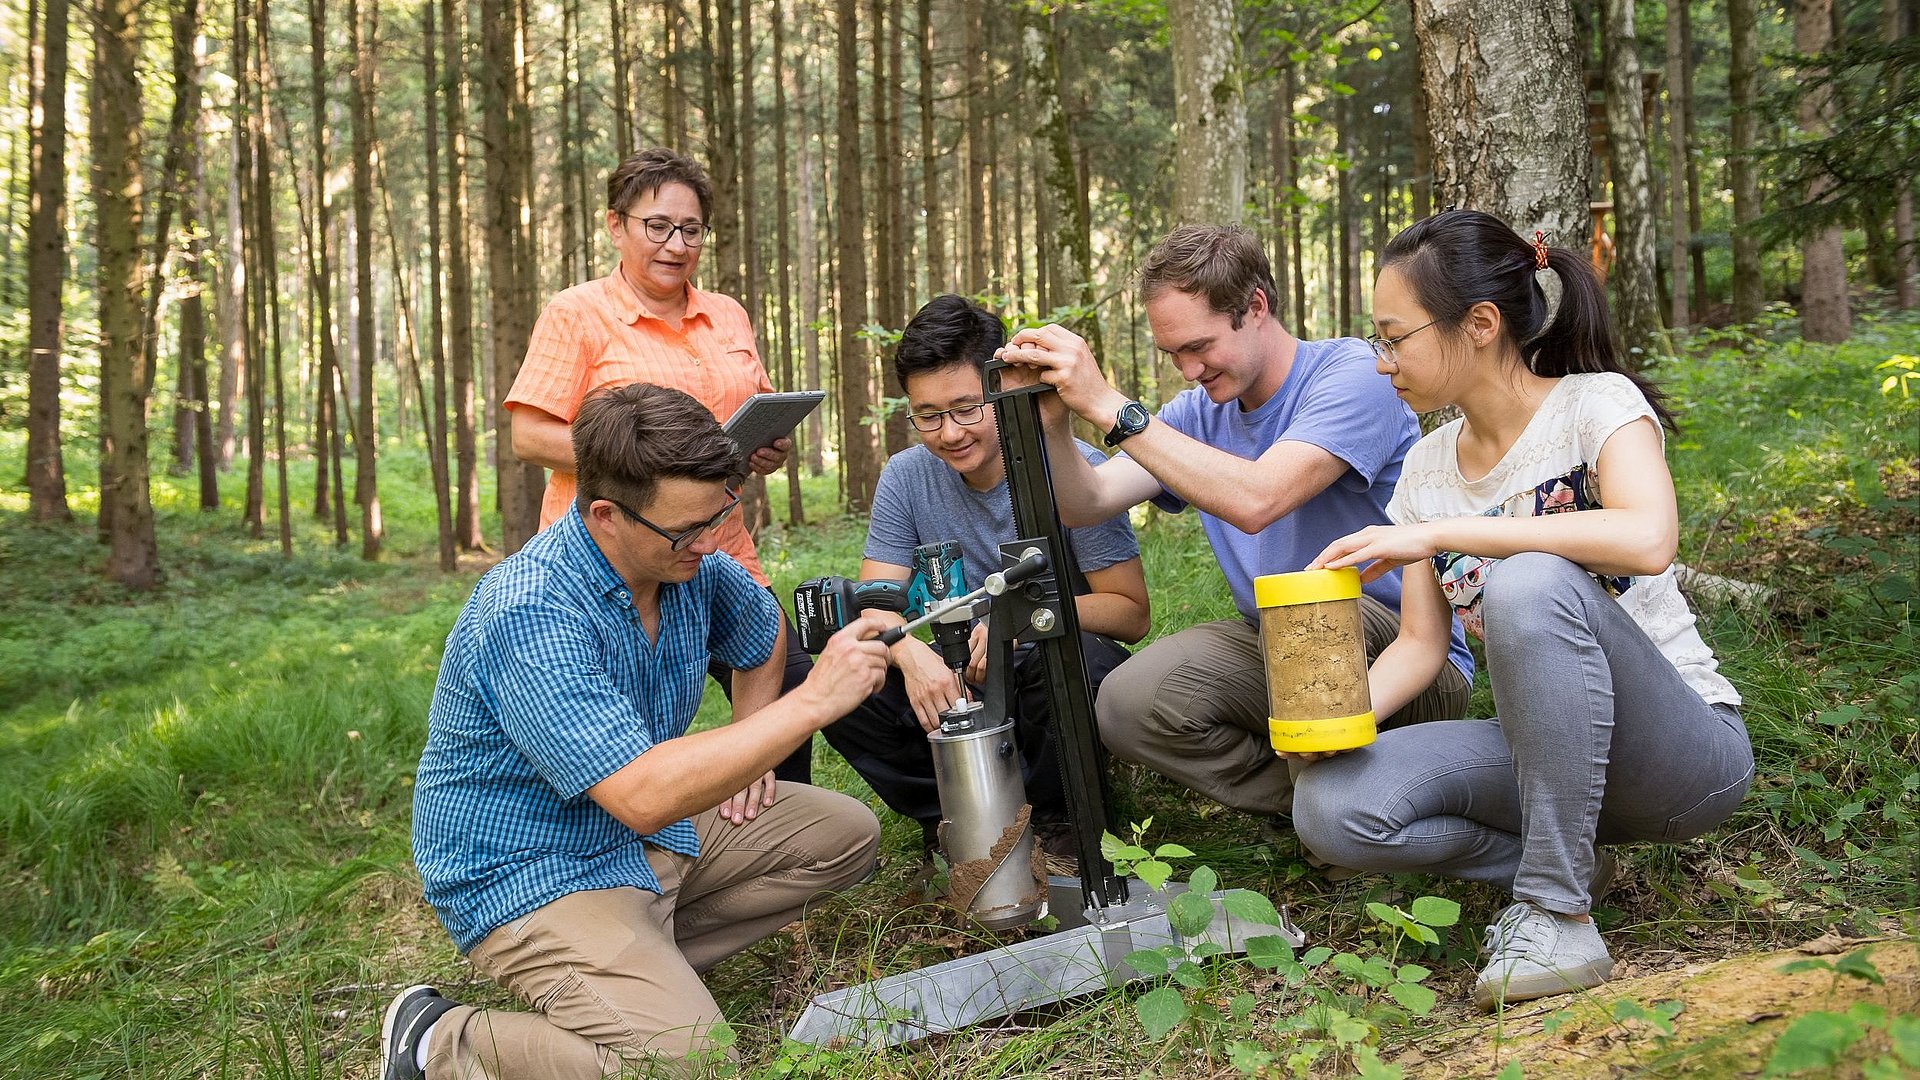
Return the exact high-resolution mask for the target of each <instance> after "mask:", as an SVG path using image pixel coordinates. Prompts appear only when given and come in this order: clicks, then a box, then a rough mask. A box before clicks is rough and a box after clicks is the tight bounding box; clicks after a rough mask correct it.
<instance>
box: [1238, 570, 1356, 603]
mask: <svg viewBox="0 0 1920 1080" xmlns="http://www.w3.org/2000/svg"><path fill="white" fill-rule="evenodd" d="M1359 595H1360V571H1359V570H1357V569H1355V568H1353V567H1351V566H1343V567H1341V568H1340V569H1338V570H1301V571H1299V572H1298V573H1293V574H1267V575H1266V576H1264V577H1257V578H1254V579H1253V602H1254V605H1255V606H1257V607H1263V608H1270V607H1292V606H1294V605H1295V604H1322V603H1325V602H1327V601H1328V600H1352V599H1355V598H1356V597H1358V596H1359Z"/></svg>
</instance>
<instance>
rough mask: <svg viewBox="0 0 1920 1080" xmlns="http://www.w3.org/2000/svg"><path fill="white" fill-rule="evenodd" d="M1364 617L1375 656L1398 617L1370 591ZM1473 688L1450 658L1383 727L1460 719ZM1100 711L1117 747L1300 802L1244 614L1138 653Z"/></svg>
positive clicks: (1190, 777) (1207, 778)
mask: <svg viewBox="0 0 1920 1080" xmlns="http://www.w3.org/2000/svg"><path fill="white" fill-rule="evenodd" d="M1360 619H1361V623H1362V626H1363V628H1364V631H1365V634H1366V639H1367V660H1368V662H1369V663H1371V662H1372V660H1373V658H1374V657H1376V656H1378V655H1380V651H1381V650H1382V649H1385V648H1386V647H1387V646H1388V645H1389V644H1391V643H1392V642H1393V639H1394V638H1395V637H1396V636H1397V635H1398V634H1399V633H1400V617H1399V616H1398V615H1397V614H1395V613H1394V611H1393V609H1392V608H1390V607H1388V606H1387V605H1385V604H1383V603H1381V602H1380V601H1378V600H1375V599H1374V598H1373V597H1371V596H1364V595H1363V596H1361V597H1360ZM1470 690H1471V687H1470V685H1469V684H1468V682H1467V679H1466V677H1465V676H1464V675H1462V674H1460V669H1459V668H1456V667H1454V666H1453V664H1452V663H1450V662H1449V663H1444V664H1442V665H1441V666H1440V674H1439V676H1438V677H1436V678H1435V679H1434V680H1433V684H1432V685H1431V686H1428V687H1427V688H1426V690H1424V691H1422V692H1421V694H1420V696H1419V697H1416V698H1414V699H1413V700H1412V701H1411V702H1408V703H1407V706H1406V707H1405V708H1403V709H1401V710H1400V711H1399V712H1397V713H1394V714H1393V715H1392V716H1389V717H1386V718H1384V719H1383V720H1382V721H1381V722H1380V727H1381V729H1382V730H1386V729H1389V728H1396V727H1403V726H1405V725H1407V724H1417V723H1423V722H1425V721H1428V720H1453V719H1458V718H1459V717H1460V716H1462V715H1464V714H1465V713H1466V711H1467V699H1468V696H1469V691H1470ZM1094 712H1095V714H1096V716H1097V718H1098V720H1099V723H1100V739H1101V741H1102V742H1104V743H1106V744H1107V749H1109V750H1111V751H1113V754H1114V756H1115V757H1118V758H1121V759H1122V760H1125V761H1131V762H1134V763H1136V764H1140V765H1145V766H1146V767H1147V768H1149V769H1152V770H1153V771H1155V772H1157V773H1159V774H1160V775H1162V776H1165V777H1167V778H1168V779H1171V780H1175V781H1178V782H1179V783H1181V784H1185V785H1186V786H1187V787H1189V788H1192V789H1193V790H1195V791H1197V792H1199V793H1200V794H1202V795H1205V796H1206V797H1208V798H1209V799H1212V800H1214V801H1215V802H1219V803H1223V804H1225V805H1227V806H1231V807H1233V808H1234V809H1236V810H1245V811H1247V812H1248V813H1254V814H1281V813H1287V812H1289V811H1291V809H1292V807H1293V775H1292V773H1291V772H1290V771H1289V769H1288V766H1287V762H1286V761H1285V760H1283V759H1281V758H1280V757H1278V756H1277V755H1275V754H1274V752H1273V744H1272V742H1271V741H1270V740H1269V736H1268V734H1267V672H1266V664H1265V660H1264V658H1263V657H1262V656H1261V651H1260V629H1259V627H1257V626H1255V625H1253V624H1252V623H1249V622H1247V621H1246V620H1245V619H1238V618H1235V619H1226V620H1223V621H1221V622H1210V623H1200V624H1199V625H1197V626H1190V627H1188V628H1187V629H1185V630H1182V631H1180V632H1179V633H1177V634H1172V635H1169V636H1167V637H1164V638H1161V639H1160V640H1159V641H1156V642H1154V643H1153V644H1152V645H1149V646H1147V647H1146V648H1144V649H1142V650H1140V651H1139V652H1137V653H1135V654H1133V659H1131V660H1128V661H1127V662H1126V663H1124V664H1121V665H1120V666H1119V667H1117V668H1115V669H1114V670H1113V673H1112V674H1110V675H1108V676H1107V680H1106V682H1104V683H1102V684H1101V686H1100V696H1099V698H1098V700H1097V701H1096V702H1095V705H1094Z"/></svg>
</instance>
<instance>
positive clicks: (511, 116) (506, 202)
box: [480, 0, 546, 554]
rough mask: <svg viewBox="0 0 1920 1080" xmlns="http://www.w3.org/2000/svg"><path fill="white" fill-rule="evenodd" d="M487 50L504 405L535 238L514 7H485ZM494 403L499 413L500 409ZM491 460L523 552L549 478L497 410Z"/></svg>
mask: <svg viewBox="0 0 1920 1080" xmlns="http://www.w3.org/2000/svg"><path fill="white" fill-rule="evenodd" d="M480 22H481V25H483V26H485V27H487V28H488V31H487V33H485V34H483V35H481V40H482V41H483V42H484V46H483V47H484V49H485V54H484V56H485V64H484V70H485V72H486V76H485V79H484V81H483V82H482V83H481V87H482V95H483V96H482V103H481V113H482V115H483V116H484V118H485V134H486V144H487V146H488V147H489V149H488V152H487V155H486V159H487V277H488V282H489V288H488V297H489V299H488V309H489V313H490V320H491V322H492V324H493V335H492V340H493V385H492V387H490V388H489V396H490V397H494V398H498V397H504V396H505V394H506V392H507V390H508V389H509V388H510V387H512V385H513V377H514V375H515V374H517V373H518V372H519V370H520V363H521V361H522V360H524V359H526V355H527V338H528V337H529V335H530V334H531V333H532V331H533V319H534V314H535V312H534V283H533V281H532V276H533V274H532V266H531V260H532V257H533V238H532V237H531V236H529V235H527V229H528V225H527V224H526V223H527V222H528V221H529V220H530V219H531V208H530V207H529V206H528V205H527V203H526V199H527V196H528V181H527V174H528V172H530V171H531V166H532V162H531V161H530V160H528V158H527V157H526V156H525V155H524V153H523V147H524V145H525V138H524V134H523V128H524V125H526V123H527V114H526V100H525V97H524V96H523V93H522V89H521V87H522V83H521V78H520V72H519V70H518V64H519V60H518V59H517V58H519V57H524V56H525V55H526V26H525V24H524V23H523V22H522V21H521V18H520V8H519V5H518V4H517V3H514V2H513V0H481V4H480ZM497 404H498V403H497V402H495V405H496V406H497ZM494 454H495V459H496V461H497V462H498V468H499V484H498V496H497V497H498V501H499V506H500V525H501V545H502V546H503V547H504V548H505V549H506V551H507V553H508V554H512V553H513V552H515V551H518V550H520V548H521V546H522V545H524V544H525V543H526V542H527V541H528V540H529V539H531V538H532V537H533V534H534V532H535V531H536V530H538V528H539V525H540V495H541V491H542V489H543V487H544V485H545V482H546V475H545V473H544V471H543V470H542V469H541V468H540V466H538V465H534V464H531V463H529V462H524V461H521V460H520V459H518V458H516V457H514V456H513V416H512V413H511V411H510V410H508V409H505V408H496V411H495V425H494Z"/></svg>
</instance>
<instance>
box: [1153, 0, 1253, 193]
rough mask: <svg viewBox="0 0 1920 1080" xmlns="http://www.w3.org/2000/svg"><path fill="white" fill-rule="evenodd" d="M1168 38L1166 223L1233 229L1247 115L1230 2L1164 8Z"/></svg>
mask: <svg viewBox="0 0 1920 1080" xmlns="http://www.w3.org/2000/svg"><path fill="white" fill-rule="evenodd" d="M1167 24H1168V27H1169V28H1170V29H1171V31H1172V37H1173V112H1174V141H1175V148H1174V156H1175V161H1174V181H1173V219H1174V222H1175V223H1176V224H1185V223H1188V222H1215V223H1221V224H1234V225H1237V224H1239V223H1240V219H1241V216H1242V214H1243V205H1244V204H1245V202H1246V197H1247V107H1246V94H1245V89H1244V87H1243V85H1242V83H1243V80H1244V78H1245V75H1244V72H1243V71H1242V70H1241V64H1240V29H1239V26H1238V24H1237V22H1236V18H1235V5H1234V4H1233V0H1168V2H1167Z"/></svg>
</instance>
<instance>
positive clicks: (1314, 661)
mask: <svg viewBox="0 0 1920 1080" xmlns="http://www.w3.org/2000/svg"><path fill="white" fill-rule="evenodd" d="M1253 599H1254V603H1255V604H1256V605H1258V606H1259V608H1260V642H1261V646H1262V648H1263V651H1264V653H1265V655H1266V661H1267V733H1268V735H1269V736H1270V737H1271V738H1272V740H1273V748H1274V750H1275V751H1276V752H1287V753H1314V752H1324V751H1328V750H1350V749H1352V748H1354V747H1356V746H1365V745H1367V744H1368V743H1370V742H1372V741H1373V739H1374V734H1375V731H1374V722H1373V698H1372V695H1371V693H1370V692H1369V691H1368V689H1367V643H1366V635H1365V633H1364V632H1363V630H1362V628H1361V625H1360V572H1359V571H1358V570H1355V569H1354V568H1352V567H1344V568H1342V569H1339V570H1302V571H1300V572H1299V573H1296V574H1268V575H1267V576H1265V577H1257V578H1254V579H1253Z"/></svg>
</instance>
